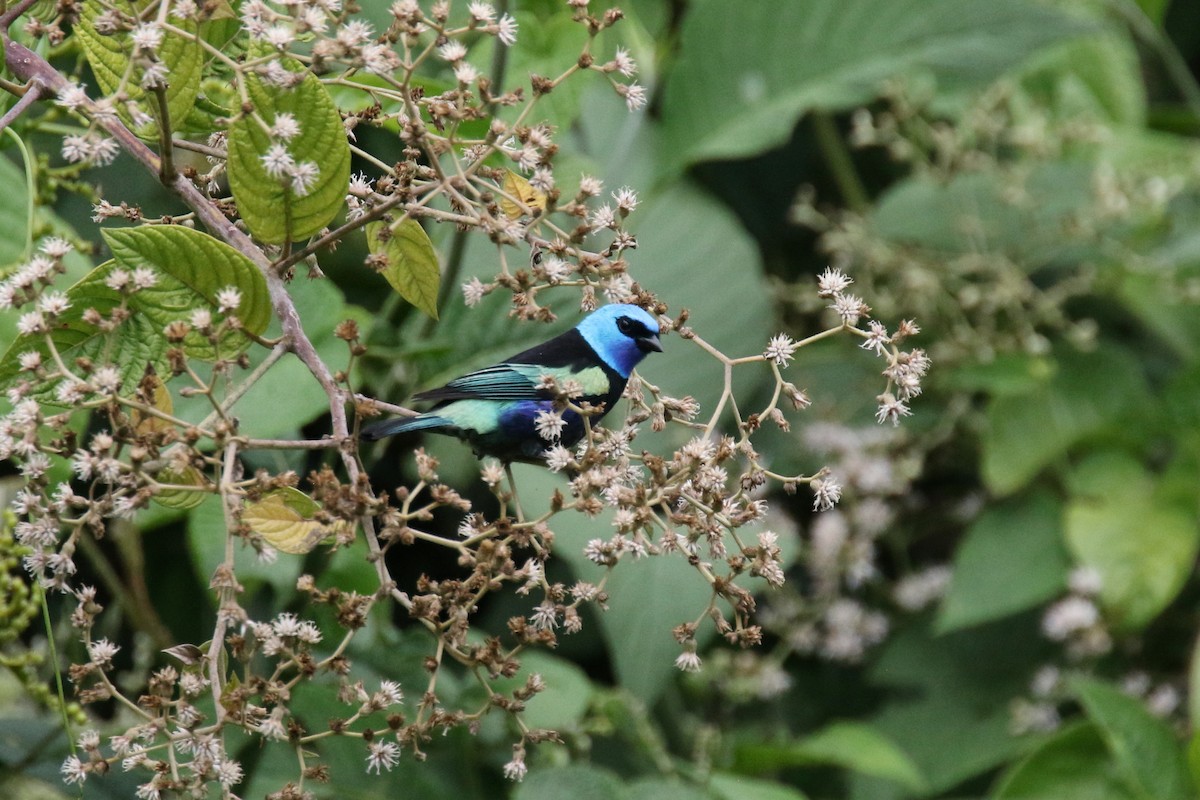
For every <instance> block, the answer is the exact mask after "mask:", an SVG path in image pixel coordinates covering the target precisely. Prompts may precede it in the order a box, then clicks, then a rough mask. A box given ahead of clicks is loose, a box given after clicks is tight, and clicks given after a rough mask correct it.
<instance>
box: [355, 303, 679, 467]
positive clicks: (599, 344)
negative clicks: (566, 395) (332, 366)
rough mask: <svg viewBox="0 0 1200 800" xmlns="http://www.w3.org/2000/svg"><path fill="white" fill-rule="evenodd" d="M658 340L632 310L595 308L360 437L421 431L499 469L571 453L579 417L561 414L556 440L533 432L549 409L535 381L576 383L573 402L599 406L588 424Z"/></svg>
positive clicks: (550, 399)
mask: <svg viewBox="0 0 1200 800" xmlns="http://www.w3.org/2000/svg"><path fill="white" fill-rule="evenodd" d="M658 333H659V328H658V320H656V319H655V318H654V317H653V316H652V315H651V314H650V313H648V312H647V311H645V310H644V309H642V308H640V307H638V306H635V305H628V304H620V303H618V304H613V305H608V306H603V307H601V308H599V309H597V310H596V311H593V312H592V313H591V314H589V315H588V316H587V317H585V318H584V320H583V321H582V322H580V323H579V324H578V325H577V326H575V327H574V328H572V329H571V330H569V331H567V332H566V333H563V334H560V335H559V336H555V337H554V338H553V339H550V340H549V341H546V342H543V343H542V344H539V345H537V346H536V347H531V348H530V349H528V350H525V351H523V352H520V353H517V354H516V355H515V356H512V357H511V358H507V359H505V360H504V361H502V362H501V363H499V364H496V365H495V366H491V367H485V368H484V369H481V370H478V371H476V372H472V373H470V374H468V375H463V376H462V377H461V378H455V379H454V380H452V381H450V382H449V383H447V384H446V385H445V386H442V387H440V388H437V389H430V390H428V391H424V392H419V393H418V394H416V395H414V396H413V399H414V400H431V401H435V402H436V403H437V405H435V406H434V407H433V408H432V409H430V410H429V411H426V412H425V413H424V414H419V415H417V416H415V417H407V418H404V419H390V420H384V421H382V422H376V423H372V424H370V425H367V426H366V427H364V428H363V431H362V436H363V438H364V439H368V440H372V441H374V440H376V439H381V438H383V437H384V436H391V435H392V434H396V433H404V432H406V431H420V430H428V431H433V432H435V433H444V434H448V435H450V436H457V437H458V438H460V439H462V440H464V441H466V442H467V443H468V444H470V445H471V447H472V449H473V450H474V451H475V454H476V455H478V456H494V457H496V458H498V459H500V460H501V461H503V462H504V463H506V464H507V463H510V462H513V461H524V462H531V463H540V462H542V461H543V460H544V458H545V456H546V451H547V450H548V449H549V448H550V447H552V446H554V445H555V444H561V445H562V446H563V447H571V446H573V445H575V444H576V443H578V442H579V440H580V439H582V438H583V435H584V433H585V430H586V429H585V426H584V421H583V417H582V416H580V415H579V414H578V413H577V412H575V411H574V410H572V409H566V410H565V411H563V413H562V420H563V423H564V424H563V427H562V429H561V431H560V432H559V435H558V438H557V441H551V440H547V439H546V438H545V437H543V436H542V435H541V434H540V433H539V431H538V430H537V419H538V415H539V413H541V412H550V411H553V410H554V392H553V391H552V390H551V389H550V388H548V387H547V386H546V382H545V381H544V379H543V376H550V377H552V378H553V379H554V380H555V381H556V382H557V383H558V384H559V386H560V387H561V386H562V384H563V383H564V382H566V381H568V380H572V381H575V382H576V383H578V384H579V386H580V387H582V389H583V396H582V397H579V398H577V399H576V400H575V401H574V402H575V403H580V402H586V403H590V404H592V405H594V406H602V409H601V411H600V412H599V413H597V414H595V415H593V416H592V417H591V420H593V421H595V420H598V419H599V418H601V417H603V416H604V415H605V414H607V413H608V412H609V411H611V410H612V407H613V405H615V404H616V402H617V400H618V399H619V398H620V397H621V393H622V392H624V391H625V384H626V382H627V381H628V380H629V375H630V373H631V372H633V368H634V367H635V366H637V364H638V362H640V361H641V360H642V359H643V358H644V357H645V356H646V354H647V353H649V352H651V351H654V352H659V353H661V352H662V344H661V343H660V342H659V339H658Z"/></svg>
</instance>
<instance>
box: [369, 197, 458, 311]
mask: <svg viewBox="0 0 1200 800" xmlns="http://www.w3.org/2000/svg"><path fill="white" fill-rule="evenodd" d="M367 248H368V249H369V250H370V251H371V253H372V254H373V255H382V256H383V257H384V258H385V260H386V263H385V265H384V267H383V269H382V270H381V272H382V273H383V277H384V278H386V279H387V282H388V283H389V284H391V286H392V288H393V289H395V290H396V291H397V292H399V293H400V296H401V297H403V298H404V299H405V300H407V301H408V302H410V303H412V304H413V305H414V306H416V307H417V308H419V309H420V310H421V311H424V312H425V313H426V314H428V315H429V316H431V317H433V318H434V319H437V318H438V307H437V299H438V288H439V286H440V285H441V282H442V273H441V270H440V269H439V268H438V257H437V251H436V250H434V249H433V242H431V241H429V235H428V234H427V233H425V229H424V228H422V227H421V223H419V222H417V221H416V220H415V219H405V220H403V221H402V222H401V223H400V225H399V226H398V227H397V228H395V229H393V228H392V227H391V226H389V225H388V224H387V223H383V222H372V223H370V224H368V225H367Z"/></svg>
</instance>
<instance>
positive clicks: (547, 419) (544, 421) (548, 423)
mask: <svg viewBox="0 0 1200 800" xmlns="http://www.w3.org/2000/svg"><path fill="white" fill-rule="evenodd" d="M566 425H567V421H566V420H565V419H563V417H562V415H561V414H556V413H554V412H553V411H539V412H538V413H537V417H536V418H535V419H534V421H533V427H534V428H535V429H536V430H537V432H538V436H541V437H542V438H543V439H545V440H546V441H548V442H556V441H558V439H559V437H560V436H561V435H562V430H563V428H565V427H566Z"/></svg>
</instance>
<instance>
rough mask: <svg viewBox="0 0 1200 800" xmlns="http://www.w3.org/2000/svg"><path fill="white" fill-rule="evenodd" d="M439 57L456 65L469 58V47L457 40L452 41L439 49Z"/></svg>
mask: <svg viewBox="0 0 1200 800" xmlns="http://www.w3.org/2000/svg"><path fill="white" fill-rule="evenodd" d="M438 55H439V56H441V58H442V60H443V61H449V62H450V63H454V62H455V61H462V60H463V59H464V58H466V57H467V46H466V45H465V44H463V43H462V42H460V41H458V40H457V39H451V40H450V41H448V42H446V43H445V44H444V45H442V46H441V47H439V48H438Z"/></svg>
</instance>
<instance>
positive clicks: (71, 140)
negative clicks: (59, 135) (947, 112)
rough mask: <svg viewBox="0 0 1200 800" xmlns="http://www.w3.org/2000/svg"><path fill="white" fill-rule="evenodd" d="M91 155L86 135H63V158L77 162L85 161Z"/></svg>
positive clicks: (90, 146) (73, 162) (89, 143)
mask: <svg viewBox="0 0 1200 800" xmlns="http://www.w3.org/2000/svg"><path fill="white" fill-rule="evenodd" d="M91 155H92V145H91V142H90V141H89V140H88V138H87V137H86V136H80V135H78V134H70V135H69V136H64V137H63V141H62V157H63V159H64V160H66V161H68V162H70V163H72V164H78V163H79V162H81V161H87V160H88V159H89V158H91Z"/></svg>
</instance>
